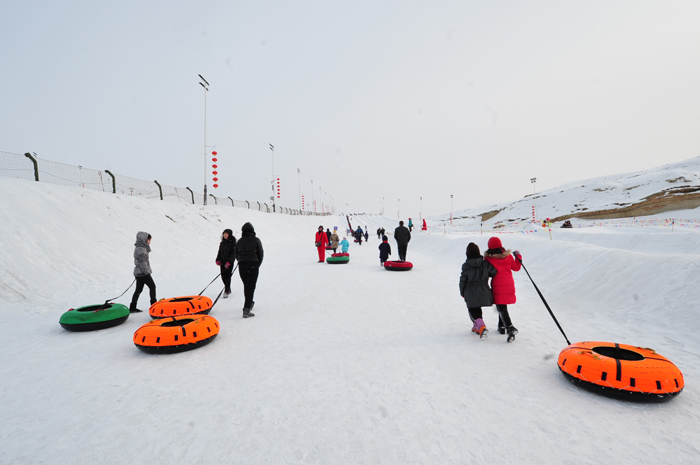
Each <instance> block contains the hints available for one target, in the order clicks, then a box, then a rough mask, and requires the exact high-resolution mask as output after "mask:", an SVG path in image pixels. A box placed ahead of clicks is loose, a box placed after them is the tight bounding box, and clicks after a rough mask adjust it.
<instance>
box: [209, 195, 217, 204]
mask: <svg viewBox="0 0 700 465" xmlns="http://www.w3.org/2000/svg"><path fill="white" fill-rule="evenodd" d="M209 197H211V198H213V199H214V205H219V202H217V201H216V197H214V194H209Z"/></svg>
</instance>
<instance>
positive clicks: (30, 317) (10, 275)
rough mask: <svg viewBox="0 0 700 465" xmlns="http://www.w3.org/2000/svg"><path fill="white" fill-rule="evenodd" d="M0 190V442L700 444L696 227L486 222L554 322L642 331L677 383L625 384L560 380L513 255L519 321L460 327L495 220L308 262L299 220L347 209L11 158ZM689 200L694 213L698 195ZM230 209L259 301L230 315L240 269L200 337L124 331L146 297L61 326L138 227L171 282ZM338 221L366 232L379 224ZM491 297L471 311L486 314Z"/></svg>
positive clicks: (126, 448)
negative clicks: (16, 174)
mask: <svg viewBox="0 0 700 465" xmlns="http://www.w3.org/2000/svg"><path fill="white" fill-rule="evenodd" d="M0 199H2V201H0V218H1V219H2V220H1V221H0V302H2V312H3V315H4V317H5V318H4V321H5V325H3V327H2V329H1V330H0V335H1V336H2V340H3V349H4V354H3V355H4V356H3V363H2V364H1V365H0V380H1V382H0V418H2V422H0V444H2V446H1V447H0V463H2V464H64V463H65V464H94V463H103V464H124V463H130V464H146V463H148V464H153V463H158V464H176V463H182V464H199V463H202V464H204V463H232V464H238V463H240V464H251V463H256V464H258V463H260V464H279V463H292V464H304V463H305V464H330V463H343V464H346V463H353V464H354V463H363V464H393V463H396V464H399V463H401V464H403V463H411V464H436V463H440V464H451V463H454V464H463V463H514V464H530V463H532V464H535V463H537V464H539V463H570V464H596V465H599V464H601V463H623V464H627V463H683V464H686V463H687V464H690V463H696V462H697V458H698V457H699V456H700V436H698V433H697V425H698V424H700V418H699V416H700V415H699V414H698V411H700V395H699V394H698V391H697V389H696V386H697V385H698V382H699V381H700V369H699V368H698V366H699V363H698V362H700V343H698V339H697V335H698V333H699V332H700V315H699V314H698V302H699V301H700V290H699V287H698V286H697V284H696V280H697V276H698V275H700V236H699V234H700V232H699V231H698V229H696V228H676V229H674V230H673V232H671V230H670V229H669V228H668V227H666V226H665V225H659V226H654V225H649V224H653V219H649V221H650V223H648V224H647V225H645V226H643V225H634V224H627V225H626V227H624V228H621V227H617V225H612V224H610V225H608V224H600V225H599V226H596V227H589V228H578V229H571V230H555V231H553V239H554V240H550V238H549V235H548V234H547V233H545V232H543V231H539V232H537V233H527V234H526V233H525V230H524V229H521V230H518V229H510V230H506V231H503V232H501V233H499V234H501V238H502V240H503V241H504V245H505V246H506V247H509V248H512V249H519V250H520V251H521V252H522V254H523V256H524V261H525V265H526V266H527V269H528V271H529V272H530V273H531V275H532V276H533V278H534V279H535V281H536V283H537V284H538V286H539V287H540V289H541V290H542V292H543V293H544V295H545V296H546V298H547V299H548V302H549V304H550V306H551V307H552V309H553V311H554V312H555V314H556V316H557V318H558V319H559V322H560V323H561V325H562V327H563V328H564V330H565V331H566V334H567V336H568V338H569V340H570V341H571V342H576V341H584V340H603V341H613V342H620V343H628V344H634V345H640V346H645V347H652V348H654V349H656V350H657V351H658V352H659V353H661V354H663V355H665V356H666V357H668V358H670V359H671V360H672V361H674V362H675V363H676V364H677V365H678V367H679V368H680V369H681V370H682V371H683V373H684V376H685V383H686V389H685V391H684V392H682V393H681V394H680V395H679V396H678V397H677V398H675V399H673V400H671V401H670V402H667V403H663V404H634V403H627V402H622V401H616V400H611V399H607V398H604V397H600V396H597V395H594V394H591V393H588V392H586V391H582V390H580V389H578V388H576V387H575V386H573V385H571V384H570V383H569V382H568V381H566V380H565V379H564V377H563V376H562V375H561V374H560V373H559V370H558V368H557V366H556V357H557V355H558V353H559V352H560V351H561V350H562V349H563V348H564V347H565V346H566V342H565V341H564V338H563V336H562V335H561V333H560V332H559V331H558V329H557V328H556V326H555V325H554V323H553V321H552V320H551V318H550V316H549V314H548V313H547V311H546V309H545V308H544V306H543V305H542V302H541V301H540V300H539V297H538V296H537V294H536V293H535V291H534V289H533V287H532V285H531V284H530V282H529V280H528V279H527V276H526V275H525V273H524V272H522V271H521V272H520V273H516V275H515V279H516V288H517V292H518V303H517V304H516V305H514V306H512V308H511V314H512V317H513V321H514V324H515V325H516V326H517V327H518V328H519V329H520V334H519V335H518V338H517V339H516V341H515V342H514V343H512V344H507V343H506V342H505V338H504V336H500V335H498V334H497V333H496V331H492V332H491V335H490V336H489V338H488V339H487V340H485V341H479V340H478V338H477V337H475V336H474V335H472V334H471V333H470V331H469V328H470V326H471V324H470V323H469V318H468V315H467V311H466V308H465V305H464V302H463V301H462V300H461V299H460V297H459V292H458V286H457V284H458V279H459V272H460V267H461V264H462V262H463V261H464V250H465V248H466V245H467V244H468V243H469V242H470V241H474V242H476V243H477V244H478V245H479V246H480V247H481V248H482V250H484V249H485V247H486V241H487V239H488V237H489V235H490V234H491V232H490V231H486V232H485V233H484V235H483V237H482V236H481V234H480V233H479V232H470V231H468V229H469V227H467V226H464V227H462V228H461V229H460V227H459V226H455V227H454V228H453V229H452V230H450V231H449V233H447V234H446V233H445V231H444V230H441V229H440V228H436V230H432V229H431V230H430V231H429V232H428V233H421V232H415V233H414V239H413V240H412V241H411V243H410V246H409V249H408V259H409V260H411V261H412V262H413V263H414V265H415V267H414V269H413V270H412V271H410V272H406V273H392V272H387V271H384V270H383V269H382V268H381V267H380V266H379V260H378V250H377V245H378V241H377V240H376V235H370V241H369V243H367V244H364V245H362V246H357V245H355V244H353V245H352V246H351V249H350V252H351V261H350V263H349V264H348V265H334V266H329V265H326V264H317V263H316V259H317V258H316V255H315V254H316V251H315V249H314V248H313V234H314V232H315V230H316V228H317V227H318V225H319V224H323V225H324V227H331V228H332V226H334V225H337V226H339V227H341V228H342V227H343V226H344V218H338V217H335V218H333V217H331V218H323V219H321V218H308V217H295V216H286V215H272V214H265V213H260V212H255V211H248V210H244V209H238V208H231V207H224V206H220V207H217V206H209V207H206V208H205V207H201V206H194V205H186V204H177V203H172V202H159V201H147V200H142V199H134V198H130V197H128V196H120V195H110V194H103V193H99V192H94V191H86V190H79V189H73V188H66V187H57V186H52V185H48V184H43V183H33V182H28V181H20V180H13V179H5V178H3V179H1V180H0ZM682 215H683V216H682V217H683V218H689V219H691V220H693V219H695V220H700V211H697V210H692V211H687V212H682ZM246 221H250V222H252V223H253V224H254V225H255V227H256V230H257V232H258V236H259V237H260V238H261V240H262V242H263V244H264V246H265V253H266V255H265V262H264V263H263V266H262V268H261V274H260V279H259V281H258V289H257V292H256V298H255V300H256V306H255V313H256V317H255V318H252V319H247V320H244V319H242V318H241V306H242V302H243V298H242V287H241V285H240V281H239V280H238V279H237V278H235V280H234V286H233V289H234V292H233V294H232V298H231V299H228V300H221V301H220V302H219V303H218V304H217V305H216V307H215V308H214V309H213V311H212V313H211V315H212V316H214V317H216V318H217V319H218V320H219V322H220V324H221V333H220V335H219V336H218V337H217V339H216V340H214V341H213V342H212V343H211V344H209V345H207V346H205V347H202V348H200V349H197V350H194V351H191V352H186V353H181V354H174V355H167V356H166V355H161V356H153V355H147V354H144V353H142V352H140V351H139V350H137V349H136V348H135V346H134V345H133V343H132V336H133V333H134V332H135V331H136V329H137V328H138V327H139V326H140V325H141V324H144V323H146V322H147V321H148V316H147V315H145V314H135V315H132V316H131V317H130V318H129V320H127V322H126V323H125V324H123V325H121V326H118V327H115V328H110V329H107V330H102V331H95V332H87V333H70V332H67V331H65V330H63V329H62V328H61V327H60V326H59V325H58V319H59V317H60V315H61V314H62V313H63V312H64V311H65V310H67V309H68V308H71V307H76V306H82V305H88V304H93V303H99V302H102V301H104V300H105V299H107V298H110V297H114V296H116V295H118V294H119V293H121V292H122V291H123V290H124V289H125V288H126V286H128V284H129V283H130V282H131V280H132V275H131V272H132V269H133V264H132V259H131V257H132V252H133V242H134V238H135V235H136V232H137V231H139V230H145V231H148V232H149V233H151V234H152V235H153V242H152V244H151V246H152V253H151V265H152V268H153V270H154V275H153V277H154V280H155V281H156V283H157V285H158V296H159V297H173V296H179V295H188V294H196V293H198V292H199V291H200V290H201V289H202V288H203V287H204V286H205V285H206V284H207V283H208V282H209V281H210V280H211V279H212V278H213V277H214V276H216V274H217V273H218V269H217V268H216V266H215V264H214V257H215V255H216V250H217V247H218V241H219V235H220V233H221V231H222V230H223V229H224V228H226V227H231V228H232V229H233V230H234V231H236V236H239V233H238V231H240V227H241V225H242V224H243V223H244V222H246ZM354 221H358V222H359V223H360V224H361V225H362V226H363V227H364V226H368V227H369V231H370V234H371V233H372V232H373V231H376V229H377V227H379V226H384V227H385V228H386V229H387V230H393V228H394V227H395V225H396V220H395V219H389V218H383V217H378V216H367V217H361V218H354ZM353 225H354V223H353ZM391 242H392V248H393V249H394V255H393V256H392V258H396V250H395V249H396V248H395V244H394V243H393V240H391ZM221 286H222V285H221V284H220V281H218V280H217V282H216V283H215V284H213V285H212V286H211V287H210V288H209V289H208V290H207V291H206V292H205V294H206V295H209V296H212V297H213V296H215V295H216V294H218V292H219V290H220V289H221ZM130 294H131V293H130V292H129V293H127V295H126V296H124V297H122V298H121V299H119V300H118V301H120V302H123V303H127V304H128V301H129V296H130ZM146 300H147V298H146V297H145V294H144V295H142V299H141V305H142V306H145V305H146ZM496 318H497V317H496V315H495V313H494V312H493V311H492V310H486V312H485V320H486V323H487V325H488V326H489V327H491V328H492V329H495V326H496V321H497V320H496Z"/></svg>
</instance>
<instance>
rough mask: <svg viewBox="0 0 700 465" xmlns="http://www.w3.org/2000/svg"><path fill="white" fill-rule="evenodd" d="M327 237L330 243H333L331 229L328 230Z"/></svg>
mask: <svg viewBox="0 0 700 465" xmlns="http://www.w3.org/2000/svg"><path fill="white" fill-rule="evenodd" d="M326 237H327V238H328V243H329V244H330V243H331V228H326Z"/></svg>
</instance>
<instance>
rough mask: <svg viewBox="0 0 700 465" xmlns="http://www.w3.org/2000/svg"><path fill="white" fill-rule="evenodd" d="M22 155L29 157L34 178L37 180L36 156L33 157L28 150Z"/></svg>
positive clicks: (37, 165) (37, 166)
mask: <svg viewBox="0 0 700 465" xmlns="http://www.w3.org/2000/svg"><path fill="white" fill-rule="evenodd" d="M24 156H25V157H27V158H29V159H30V160H31V161H32V163H34V180H35V181H37V182H39V164H38V163H37V161H36V158H34V157H33V156H32V154H31V153H29V152H27V153H25V154H24Z"/></svg>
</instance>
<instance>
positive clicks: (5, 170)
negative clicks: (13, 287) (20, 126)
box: [0, 152, 330, 216]
mask: <svg viewBox="0 0 700 465" xmlns="http://www.w3.org/2000/svg"><path fill="white" fill-rule="evenodd" d="M0 176H7V177H11V178H17V179H25V180H27V181H40V182H49V183H52V184H60V185H64V186H72V187H81V188H84V189H92V190H97V191H101V192H107V193H114V194H124V195H131V196H138V197H142V198H144V199H151V200H167V201H170V202H183V203H191V204H195V205H204V196H203V195H202V194H201V193H197V192H194V191H192V190H191V189H190V188H189V187H185V188H182V187H172V186H167V185H164V184H160V183H159V182H158V181H157V180H155V181H144V180H142V179H135V178H130V177H128V176H122V175H118V174H114V173H112V172H111V171H109V170H104V171H97V170H93V169H90V168H83V167H82V166H73V165H66V164H63V163H57V162H55V161H51V160H45V159H43V158H39V157H38V156H36V154H30V153H25V154H24V155H21V154H18V153H10V152H0ZM207 204H209V205H231V206H232V207H238V208H247V209H250V210H258V211H262V212H267V213H273V211H272V206H271V205H269V204H266V203H262V202H257V201H249V200H234V199H232V198H231V197H216V196H215V195H213V194H209V195H208V197H207ZM275 210H276V211H275V212H274V213H282V214H286V215H314V216H326V215H330V213H315V212H308V211H300V210H293V209H290V208H286V207H279V206H278V207H277V208H276V209H275Z"/></svg>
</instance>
